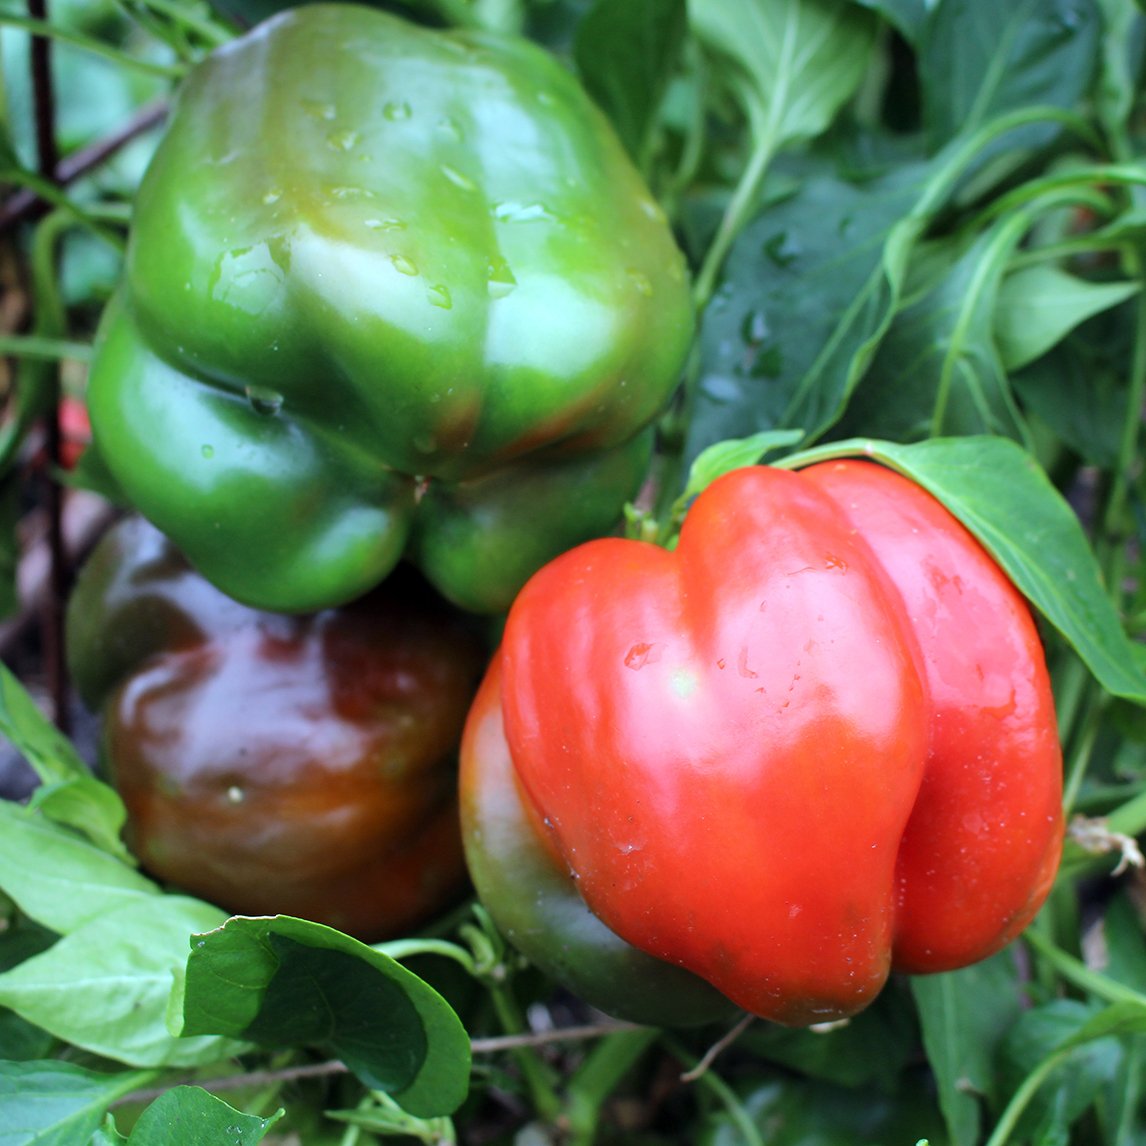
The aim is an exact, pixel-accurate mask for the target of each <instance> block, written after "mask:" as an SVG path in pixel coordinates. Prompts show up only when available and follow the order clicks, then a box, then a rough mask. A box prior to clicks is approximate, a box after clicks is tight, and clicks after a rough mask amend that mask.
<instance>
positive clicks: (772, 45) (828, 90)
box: [688, 0, 877, 150]
mask: <svg viewBox="0 0 1146 1146" xmlns="http://www.w3.org/2000/svg"><path fill="white" fill-rule="evenodd" d="M688 10H689V18H690V20H691V22H692V26H693V29H694V30H695V32H696V34H697V35H698V36H699V37H700V39H701V40H702V41H703V42H704V43H705V44H706V45H707V46H708V47H709V49H710V50H711V51H713V52H714V53H716V54H717V55H718V56H722V57H724V59H725V60H727V61H728V62H729V63H731V64H732V65H733V67H734V68H735V69H736V71H737V73H738V75H739V77H740V83H739V84H738V85H737V88H738V91H739V93H740V95H741V97H742V98H743V99H744V101H745V104H746V107H747V110H748V113H749V119H750V121H751V123H752V128H753V133H754V135H755V136H756V137H757V140H758V141H760V140H766V141H767V145H768V147H769V148H770V149H771V150H776V149H778V148H779V147H781V146H783V145H784V144H785V143H791V142H794V141H796V140H801V139H811V138H814V137H815V136H817V135H820V134H821V133H822V132H823V131H825V130H826V129H827V127H828V126H829V124H830V123H831V122H832V120H833V119H834V118H835V116H836V113H837V112H838V111H839V109H840V108H841V107H842V106H843V104H844V103H845V101H846V100H848V99H849V98H850V97H851V95H852V94H853V93H854V92H855V90H856V88H857V87H858V86H859V83H860V81H861V80H862V79H863V77H864V75H865V73H866V72H867V67H868V62H869V56H870V53H871V47H872V44H873V43H874V38H875V30H876V26H877V21H876V20H875V19H873V18H872V16H871V14H870V13H868V12H865V11H864V10H863V9H862V8H859V7H857V6H856V5H854V4H849V3H845V2H844V0H690V2H689V7H688Z"/></svg>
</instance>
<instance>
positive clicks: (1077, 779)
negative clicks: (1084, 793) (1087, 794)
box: [1062, 689, 1106, 816]
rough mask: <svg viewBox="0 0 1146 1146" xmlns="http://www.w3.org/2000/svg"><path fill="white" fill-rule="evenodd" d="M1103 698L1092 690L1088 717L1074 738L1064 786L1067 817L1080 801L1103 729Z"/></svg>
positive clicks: (1084, 718) (1063, 795) (1063, 803)
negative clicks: (1092, 756) (1081, 790)
mask: <svg viewBox="0 0 1146 1146" xmlns="http://www.w3.org/2000/svg"><path fill="white" fill-rule="evenodd" d="M1105 707H1106V706H1105V704H1104V703H1103V699H1102V696H1101V695H1100V694H1098V693H1097V690H1094V689H1092V690H1091V696H1090V701H1089V703H1088V705H1087V708H1086V715H1085V716H1084V717H1083V719H1082V722H1081V724H1080V725H1079V729H1078V735H1077V736H1076V737H1074V738H1072V740H1073V743H1072V746H1071V753H1070V759H1069V760H1068V761H1067V766H1066V770H1065V771H1066V783H1065V784H1064V786H1063V793H1062V807H1063V812H1064V814H1065V815H1067V816H1069V815H1070V813H1071V811H1072V810H1073V809H1074V805H1075V802H1076V801H1077V799H1078V793H1079V789H1080V788H1081V787H1082V782H1083V780H1084V779H1085V777H1086V771H1087V768H1088V767H1089V765H1090V757H1091V754H1092V753H1093V752H1094V745H1095V743H1096V742H1097V740H1098V734H1099V732H1100V731H1101V729H1102V718H1103V714H1104V711H1105Z"/></svg>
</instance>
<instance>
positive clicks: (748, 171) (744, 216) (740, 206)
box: [692, 124, 780, 315]
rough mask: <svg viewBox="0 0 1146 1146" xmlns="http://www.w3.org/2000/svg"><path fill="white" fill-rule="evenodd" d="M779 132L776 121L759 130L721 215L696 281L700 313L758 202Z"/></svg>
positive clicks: (695, 286) (706, 303)
mask: <svg viewBox="0 0 1146 1146" xmlns="http://www.w3.org/2000/svg"><path fill="white" fill-rule="evenodd" d="M779 142H780V139H779V134H778V132H777V131H776V128H775V125H774V124H770V125H769V126H768V127H767V128H765V129H763V130H762V131H761V132H760V138H759V139H758V140H757V141H756V143H755V145H754V147H753V149H752V156H751V158H750V159H749V161H748V164H747V165H746V166H745V168H744V171H743V172H742V173H741V176H740V181H739V182H738V183H737V184H736V187H735V189H734V190H733V192H732V198H731V199H729V201H728V206H727V207H726V208H725V209H724V214H723V215H722V216H721V219H720V225H719V226H718V227H717V229H716V234H715V235H714V236H713V239H712V243H711V245H710V246H709V248H708V250H707V251H706V252H705V255H704V261H703V262H702V263H701V265H700V270H699V271H698V272H697V276H696V281H695V282H694V283H693V288H692V298H693V305H694V306H695V307H696V312H697V314H698V315H699V314H703V313H704V310H705V308H706V307H707V306H708V304H709V302H711V300H712V295H713V292H714V291H715V289H716V281H717V279H718V278H719V277H720V272H721V269H722V268H723V266H724V260H725V259H726V258H727V257H728V252H729V250H730V249H731V247H732V243H733V241H734V240H735V239H736V236H737V235H739V234H740V232H741V231H742V230H743V229H744V225H745V224H746V223H747V221H748V217H749V215H750V214H751V212H752V209H753V207H754V206H755V204H756V198H757V196H758V195H759V194H760V188H761V186H762V184H763V182H764V176H765V175H766V174H767V173H768V168H769V166H770V165H771V163H772V159H773V157H774V156H775V154H776V149H777V147H778V145H779Z"/></svg>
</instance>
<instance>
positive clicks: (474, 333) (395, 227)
mask: <svg viewBox="0 0 1146 1146" xmlns="http://www.w3.org/2000/svg"><path fill="white" fill-rule="evenodd" d="M692 330H693V315H692V308H691V301H690V295H689V287H688V281H687V272H686V267H685V263H684V259H683V256H682V255H681V253H680V251H679V250H678V248H677V246H676V245H675V242H674V239H673V236H672V234H671V232H670V229H669V227H668V225H667V223H666V220H665V217H664V215H663V213H662V212H661V211H660V209H659V208H658V206H657V204H656V203H655V201H654V200H653V198H652V197H651V195H650V193H649V192H648V190H647V189H646V187H645V186H644V184H643V182H642V180H641V178H640V176H639V174H638V173H637V171H636V170H635V168H634V167H633V165H632V164H631V163H630V161H629V159H628V158H627V156H626V155H625V153H624V151H623V149H622V147H621V145H620V144H619V142H618V141H617V139H616V137H615V136H614V134H613V132H612V130H611V129H610V127H609V125H608V123H607V121H606V120H605V118H604V117H603V115H602V114H601V113H600V112H599V111H598V110H597V109H596V108H595V107H594V106H593V105H592V103H591V102H590V101H589V99H588V97H587V96H586V95H585V94H584V92H583V91H582V89H581V88H580V87H579V86H578V84H577V82H576V81H575V79H574V78H573V77H572V76H571V75H570V74H569V73H568V72H567V71H566V70H565V69H564V68H563V66H562V65H561V64H559V63H558V62H557V61H556V60H555V59H553V58H552V57H550V56H549V55H547V54H546V53H545V52H543V51H542V50H541V49H539V48H538V47H536V46H535V45H532V44H530V43H528V42H526V41H524V40H517V39H513V38H507V37H498V36H495V35H493V34H487V33H481V32H475V31H472V30H467V31H460V30H453V31H438V30H430V29H426V28H422V27H419V26H416V25H413V24H410V23H407V22H405V21H402V20H400V19H399V18H396V17H393V16H390V15H387V14H385V13H383V12H379V11H374V10H370V9H366V8H361V7H353V6H349V5H347V6H343V5H336V4H329V5H325V4H324V5H313V6H308V7H303V8H298V9H293V10H290V11H288V12H285V13H282V14H281V15H279V16H278V17H275V18H274V19H272V20H270V21H268V22H267V23H265V24H263V25H260V26H259V27H258V28H256V29H254V30H253V31H252V32H250V33H249V34H247V35H246V36H243V37H242V38H240V39H237V40H235V41H233V42H232V43H230V44H229V45H227V46H225V47H224V48H222V49H220V50H219V51H217V52H215V53H214V54H213V55H212V56H210V57H208V58H207V59H206V60H205V61H204V62H203V63H202V64H200V65H199V66H197V67H196V68H195V69H194V70H193V72H192V73H191V74H190V76H189V77H188V78H187V80H186V81H185V83H184V85H183V87H182V89H181V90H180V93H179V96H178V100H177V102H176V104H175V107H174V109H173V113H172V116H171V120H170V124H169V127H168V130H167V133H166V135H165V137H164V138H163V140H162V142H161V143H160V145H159V147H158V150H157V152H156V154H155V156H154V159H153V161H152V163H151V165H150V167H149V169H148V172H147V175H146V177H145V179H144V181H143V184H142V186H141V188H140V191H139V196H138V199H137V202H136V207H135V213H134V219H133V226H132V232H131V238H130V242H129V247H128V255H127V262H126V268H125V275H124V281H123V284H122V287H121V289H120V290H119V292H118V294H117V296H116V298H115V299H114V300H113V302H112V304H111V305H110V306H109V308H108V310H107V313H106V315H105V317H104V320H103V322H102V324H101V329H100V332H99V335H98V337H97V345H96V354H95V360H94V362H93V366H92V372H91V380H90V392H89V402H90V408H91V418H92V426H93V434H94V440H95V447H96V451H97V456H96V458H95V460H94V461H93V463H92V464H94V465H97V466H99V467H101V468H102V469H103V470H105V471H107V473H108V474H109V475H110V481H111V483H112V485H113V487H118V490H119V492H120V493H121V494H122V496H123V497H124V499H125V500H126V501H128V502H129V503H131V504H133V505H134V506H136V507H137V508H138V509H139V510H140V511H141V512H142V513H143V514H144V515H145V516H146V517H148V518H149V519H150V520H151V521H152V522H154V523H155V524H156V525H157V526H158V527H159V528H160V529H161V530H163V532H165V533H166V534H167V535H168V536H170V537H171V538H172V539H173V541H174V542H175V543H176V545H177V546H178V547H179V548H180V549H181V550H182V551H183V552H185V553H186V554H187V556H188V557H189V559H190V560H191V562H192V563H193V564H194V565H195V566H196V567H197V568H198V569H199V570H200V571H201V572H202V573H203V574H204V576H206V577H207V578H208V579H209V580H211V581H212V582H214V583H215V584H216V585H217V586H218V587H219V588H221V589H222V590H223V591H224V592H226V593H228V594H230V595H231V596H233V597H235V598H236V599H237V600H240V601H243V602H244V603H247V604H250V605H253V606H255V607H259V608H265V609H272V610H276V611H282V612H290V611H305V610H313V609H317V608H321V607H327V606H331V605H335V604H338V603H341V602H344V601H347V600H350V599H352V598H354V597H356V596H358V595H359V594H361V593H363V592H364V591H365V590H367V589H368V588H370V587H371V586H372V585H374V584H376V583H378V582H379V581H381V580H382V579H383V578H384V577H385V575H386V574H387V573H388V572H389V570H390V569H391V568H392V567H393V566H394V565H395V563H396V562H397V561H398V560H399V559H400V558H402V557H403V556H406V557H409V558H411V559H412V560H414V561H415V562H416V563H417V564H419V565H420V566H421V567H422V568H423V570H424V572H425V573H426V575H427V576H428V577H429V579H430V580H431V581H432V582H433V583H434V584H435V585H436V586H437V587H438V588H439V589H440V590H441V591H442V592H443V593H444V594H445V595H446V596H447V597H449V598H451V599H453V600H454V601H455V602H457V603H458V604H461V605H462V606H464V607H466V608H469V609H473V610H477V611H486V612H497V611H500V610H503V609H504V608H506V607H507V606H508V604H509V602H510V601H511V600H512V598H513V596H514V594H515V593H516V591H517V590H518V588H520V586H521V585H522V584H523V582H524V581H525V580H526V579H527V577H528V576H529V575H530V574H531V573H533V572H534V570H536V569H537V568H539V567H540V566H541V565H542V564H544V563H545V562H546V561H547V560H549V559H550V558H552V557H553V556H555V555H556V554H557V553H559V552H561V551H563V550H565V549H567V548H569V547H570V546H572V545H574V544H576V543H578V542H580V541H582V540H584V539H586V538H588V537H591V536H595V535H599V534H601V533H605V532H608V531H609V530H610V529H611V528H612V527H613V526H614V525H615V523H616V521H617V519H618V517H619V515H620V511H621V509H622V507H623V505H624V503H625V502H626V501H627V500H628V499H629V498H631V497H632V496H634V494H635V493H636V491H637V489H638V488H639V486H640V483H641V481H642V479H643V477H644V475H645V472H646V470H647V466H648V461H649V457H650V451H651V437H652V430H651V422H652V420H653V419H654V417H655V416H656V415H657V414H658V412H659V411H660V410H661V409H662V408H663V406H664V404H665V402H666V399H667V397H668V396H669V394H670V393H671V391H672V389H673V388H674V386H675V384H676V381H677V380H678V377H679V372H680V369H681V366H682V363H683V360H684V358H685V356H686V354H687V352H688V347H689V344H690V342H691V337H692Z"/></svg>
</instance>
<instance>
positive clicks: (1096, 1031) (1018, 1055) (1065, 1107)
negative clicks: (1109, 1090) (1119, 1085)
mask: <svg viewBox="0 0 1146 1146" xmlns="http://www.w3.org/2000/svg"><path fill="white" fill-rule="evenodd" d="M1143 1031H1146V1008H1143V1007H1140V1006H1137V1005H1136V1004H1132V1003H1117V1004H1115V1005H1113V1006H1110V1007H1106V1008H1105V1009H1102V1010H1099V1009H1097V1007H1096V1005H1095V1004H1092V1003H1082V1002H1079V1001H1078V1000H1075V999H1054V1000H1052V1001H1051V1002H1049V1003H1044V1004H1042V1005H1041V1006H1038V1007H1034V1008H1032V1009H1031V1010H1029V1011H1026V1012H1024V1013H1023V1014H1022V1015H1020V1016H1019V1017H1018V1019H1017V1021H1016V1023H1015V1025H1014V1027H1013V1028H1012V1030H1011V1032H1010V1033H1009V1035H1008V1036H1007V1039H1006V1040H1005V1043H1004V1045H1003V1052H1002V1066H1001V1070H1000V1074H1001V1078H1002V1081H1003V1084H1004V1085H1007V1086H1009V1087H1011V1088H1013V1089H1017V1088H1018V1085H1019V1083H1020V1082H1021V1081H1022V1080H1023V1079H1024V1078H1026V1077H1028V1076H1030V1075H1031V1074H1032V1073H1033V1072H1035V1071H1036V1070H1038V1069H1039V1068H1040V1067H1044V1066H1046V1065H1049V1063H1048V1062H1047V1060H1048V1059H1049V1058H1051V1057H1052V1056H1054V1057H1061V1058H1062V1061H1061V1062H1059V1063H1058V1064H1057V1065H1056V1066H1055V1068H1054V1069H1053V1070H1052V1071H1050V1073H1049V1074H1047V1075H1046V1076H1045V1077H1044V1078H1043V1080H1042V1085H1041V1086H1040V1087H1039V1088H1038V1091H1037V1092H1036V1093H1035V1094H1034V1095H1033V1096H1032V1097H1031V1100H1030V1102H1029V1103H1028V1105H1027V1107H1026V1109H1025V1110H1024V1111H1023V1114H1022V1117H1021V1118H1020V1120H1019V1122H1018V1125H1017V1126H1016V1128H1015V1129H1016V1135H1015V1140H1016V1141H1029V1140H1032V1139H1033V1140H1034V1141H1056V1140H1061V1141H1064V1142H1065V1141H1066V1140H1067V1137H1066V1136H1067V1133H1068V1131H1069V1127H1070V1125H1071V1124H1072V1123H1073V1122H1075V1121H1076V1120H1077V1119H1078V1118H1079V1116H1080V1115H1081V1114H1082V1113H1083V1112H1084V1111H1085V1110H1086V1109H1087V1107H1089V1106H1090V1105H1091V1104H1092V1103H1093V1102H1094V1101H1095V1100H1096V1099H1097V1098H1098V1096H1099V1095H1100V1093H1101V1092H1102V1090H1103V1088H1104V1086H1105V1085H1109V1083H1110V1082H1111V1081H1112V1080H1113V1078H1114V1077H1115V1075H1116V1073H1117V1070H1118V1067H1119V1063H1120V1060H1121V1057H1122V1051H1121V1048H1120V1046H1119V1044H1118V1042H1117V1041H1116V1040H1117V1036H1121V1035H1125V1034H1132V1033H1139V1034H1140V1033H1142V1032H1143ZM1065 1051H1070V1052H1071V1053H1070V1054H1069V1055H1065V1054H1063V1052H1065Z"/></svg>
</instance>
